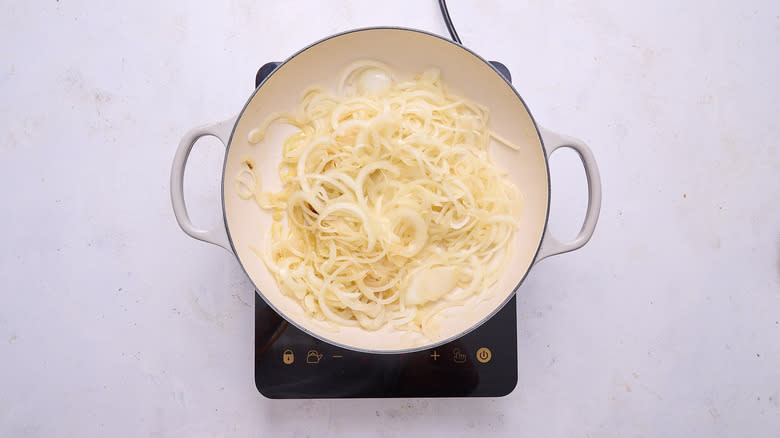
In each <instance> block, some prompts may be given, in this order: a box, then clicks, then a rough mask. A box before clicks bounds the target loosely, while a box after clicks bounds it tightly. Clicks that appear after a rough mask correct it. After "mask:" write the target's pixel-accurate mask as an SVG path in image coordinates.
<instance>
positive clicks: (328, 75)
mask: <svg viewBox="0 0 780 438" xmlns="http://www.w3.org/2000/svg"><path fill="white" fill-rule="evenodd" d="M361 59H374V60H378V61H381V62H384V63H386V64H388V65H389V66H390V67H391V68H392V69H393V71H394V72H395V73H396V74H397V75H398V76H400V77H404V76H407V77H410V76H411V75H412V74H415V73H419V72H421V71H422V70H424V69H425V68H428V67H437V68H439V69H440V71H441V76H442V80H444V81H445V82H446V84H447V85H448V86H449V87H450V88H451V89H452V90H454V91H455V92H456V93H457V94H459V95H461V96H464V97H466V98H469V99H471V100H474V101H476V102H478V103H481V104H483V105H485V106H486V107H487V108H488V109H489V110H490V129H491V130H493V131H494V132H497V133H499V134H500V135H501V136H502V137H504V138H506V139H508V140H509V141H510V142H512V143H514V144H515V145H518V146H520V150H519V151H515V150H511V149H509V148H507V147H504V146H501V145H499V144H496V143H494V144H491V146H490V147H491V151H490V153H491V157H492V159H493V160H494V162H496V163H497V164H498V165H499V166H500V167H502V168H504V169H505V170H506V171H507V172H508V178H510V179H511V180H512V182H514V183H515V184H516V185H517V186H518V187H519V188H520V190H521V191H522V192H523V194H524V197H525V208H524V211H523V215H522V218H521V220H520V222H519V223H518V228H517V233H516V236H515V238H516V242H515V248H516V249H515V252H514V255H513V258H512V261H511V264H510V267H509V269H507V270H506V272H505V274H504V276H503V278H502V279H501V280H500V281H499V282H498V283H497V284H496V285H495V286H494V287H492V288H491V289H490V290H488V291H484V292H483V293H482V294H480V295H481V296H480V299H476V298H475V299H474V300H473V302H469V303H467V305H465V306H461V307H458V308H455V310H451V311H448V312H449V313H448V316H447V317H446V318H442V319H441V321H439V326H440V330H439V334H438V336H436V338H434V339H430V338H425V337H423V336H421V335H419V334H412V333H406V332H400V331H398V330H396V329H394V328H392V327H384V328H382V329H380V330H377V331H368V330H365V329H362V328H360V327H340V328H334V327H332V326H330V325H329V324H327V323H323V322H320V321H316V320H314V319H312V318H310V317H308V316H307V315H306V314H305V313H304V311H303V310H302V308H301V306H300V305H299V304H298V302H297V301H296V300H294V299H292V298H290V297H287V296H285V295H283V294H282V293H281V292H280V291H279V288H278V287H277V285H276V282H275V280H274V278H273V277H272V275H271V274H270V273H269V272H268V270H267V269H266V267H265V265H264V264H263V262H262V260H261V259H260V258H259V257H258V256H257V255H256V254H255V253H254V252H253V251H252V250H251V249H250V247H254V248H263V247H264V244H263V239H264V237H265V231H266V230H267V229H268V228H269V227H270V224H271V222H272V218H271V215H270V213H268V212H266V211H263V210H261V209H260V208H259V207H258V206H257V205H256V204H255V203H254V202H247V201H245V200H243V199H241V198H240V197H239V196H238V194H237V192H236V184H235V176H236V175H237V174H238V172H239V171H240V169H241V161H242V159H243V158H245V157H253V158H254V159H255V162H256V163H257V167H258V168H259V169H258V171H259V174H260V175H261V178H262V184H263V188H264V190H274V191H275V190H278V189H280V183H279V181H278V173H277V169H278V164H279V162H280V159H281V149H282V148H281V144H282V142H283V140H284V138H285V137H286V134H288V133H290V132H292V131H291V130H285V128H283V127H282V128H275V130H272V131H271V132H270V133H269V135H267V136H266V138H265V139H264V140H263V141H262V142H260V143H258V144H256V145H250V143H249V141H248V140H247V136H248V133H249V131H250V130H252V129H253V128H256V127H258V126H259V125H260V123H261V122H262V121H263V120H264V119H265V118H266V117H267V116H268V115H269V114H271V113H273V112H277V111H282V110H291V109H293V108H295V105H296V102H297V99H298V97H299V95H300V92H301V91H302V90H303V89H305V88H306V87H308V86H311V85H312V84H319V85H324V86H328V87H330V88H332V89H333V88H335V82H336V79H337V77H338V75H339V72H340V71H342V70H343V69H344V67H345V66H347V65H348V64H350V63H351V62H354V61H357V60H361ZM209 135H210V136H214V137H217V138H218V139H220V140H221V141H222V143H224V144H225V147H226V152H225V162H224V167H223V172H222V208H223V213H224V227H219V228H216V229H212V230H202V229H199V228H197V227H196V226H194V225H193V224H192V222H191V221H190V219H189V217H188V215H187V209H186V206H185V203H184V191H183V179H184V168H185V166H186V164H187V157H188V156H189V153H190V151H191V150H192V147H193V145H194V144H195V142H196V141H197V140H198V139H199V138H201V137H203V136H209ZM561 147H568V148H571V149H573V150H574V151H576V152H577V153H578V154H579V156H580V158H581V159H582V163H583V165H584V166H585V174H586V176H587V181H588V208H587V213H586V216H585V221H584V223H583V225H582V229H581V230H580V232H579V234H578V236H577V237H576V238H575V239H574V240H572V241H569V242H561V241H559V240H558V239H556V238H555V237H553V236H552V235H551V234H550V232H549V230H548V229H547V219H548V214H549V206H550V171H549V166H548V157H549V155H550V154H551V153H552V152H553V151H555V150H556V149H558V148H561ZM171 199H172V202H173V209H174V213H175V215H176V220H177V221H178V223H179V225H180V226H181V228H182V230H184V232H185V233H187V234H188V235H190V236H192V237H194V238H196V239H199V240H203V241H205V242H209V243H213V244H215V245H219V246H221V247H223V248H225V249H226V250H228V251H231V252H233V253H234V254H235V255H236V258H237V259H238V261H239V263H240V264H241V266H242V267H243V269H244V271H245V272H246V274H247V275H248V276H249V278H250V279H251V281H252V283H253V284H254V285H255V287H256V288H257V291H258V292H259V293H260V295H261V296H262V297H263V298H264V299H265V300H266V301H267V302H268V304H269V305H270V306H271V307H273V308H274V309H275V310H276V311H277V312H278V313H279V314H280V315H282V316H283V317H284V318H286V319H287V320H288V321H289V322H290V323H292V324H294V325H295V326H297V327H298V328H300V329H302V330H304V331H306V332H308V333H310V334H311V335H313V336H315V337H317V338H319V339H322V340H324V341H326V342H329V343H332V344H335V345H338V346H341V347H344V348H349V349H353V350H358V351H366V352H371V353H400V352H410V351H417V350H422V349H426V348H431V347H434V346H436V345H439V344H442V343H445V342H448V341H450V340H453V339H455V338H458V337H460V336H462V335H464V334H466V333H468V332H469V331H471V330H473V329H474V328H476V327H478V326H479V325H480V324H482V323H483V322H484V321H486V320H487V319H489V318H490V317H491V316H492V315H493V314H495V313H496V312H497V311H498V310H499V309H501V307H502V306H503V305H504V304H506V302H507V301H509V299H510V298H511V297H512V295H513V294H514V293H515V291H516V289H517V288H518V287H519V286H520V283H521V282H522V280H523V279H524V278H525V276H526V274H527V273H528V270H529V269H530V268H531V267H532V266H533V265H534V263H537V262H539V261H540V260H542V259H544V258H546V257H549V256H551V255H556V254H561V253H565V252H568V251H572V250H575V249H578V248H580V247H582V246H583V245H585V243H587V242H588V240H589V239H590V237H591V236H592V235H593V231H594V230H595V228H596V222H597V221H598V216H599V210H600V207H601V183H600V177H599V171H598V166H597V165H596V161H595V159H594V157H593V153H592V152H591V150H590V149H589V148H588V147H587V146H586V145H585V144H584V143H583V142H581V141H579V140H577V139H575V138H572V137H566V136H562V135H558V134H555V133H554V132H552V131H549V130H546V129H544V128H541V127H540V126H539V125H537V123H536V122H535V121H534V119H533V117H532V116H531V113H530V112H529V110H528V108H527V107H526V105H525V103H524V102H523V100H522V99H521V98H520V95H519V94H518V93H517V91H516V90H515V89H514V88H513V87H512V85H511V84H510V83H509V82H508V81H507V80H505V79H504V77H503V76H501V74H499V72H498V71H496V70H495V68H494V67H493V66H492V65H491V64H489V63H488V62H487V61H485V60H484V59H482V58H481V57H479V56H478V55H477V54H475V53H474V52H472V51H470V50H468V49H466V48H464V47H463V46H460V45H458V44H455V43H453V42H451V41H449V40H446V39H444V38H442V37H439V36H437V35H433V34H430V33H427V32H423V31H419V30H413V29H404V28H366V29H359V30H354V31H349V32H345V33H341V34H337V35H333V36H330V37H327V38H325V39H323V40H320V41H318V42H316V43H314V44H312V45H310V46H308V47H306V48H305V49H303V50H301V51H300V52H298V53H296V54H295V55H293V56H292V57H291V58H289V59H288V60H287V61H285V62H284V63H282V64H281V65H280V66H279V67H278V68H277V69H276V70H274V72H273V73H271V74H270V75H269V76H268V77H267V78H266V79H265V81H264V82H263V83H262V84H260V86H259V87H258V88H257V89H256V90H255V92H254V93H253V94H252V96H251V97H250V98H249V100H248V101H247V103H246V105H245V106H244V108H243V109H242V110H241V112H239V113H238V115H237V116H235V117H232V118H230V119H228V120H225V121H223V122H219V123H215V124H211V125H206V126H202V127H199V128H195V129H193V130H191V131H190V132H188V133H187V134H186V135H185V136H184V138H183V139H182V140H181V143H180V144H179V148H178V150H177V151H176V156H175V158H174V161H173V168H172V171H171Z"/></svg>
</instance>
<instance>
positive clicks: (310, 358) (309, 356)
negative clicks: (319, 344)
mask: <svg viewBox="0 0 780 438" xmlns="http://www.w3.org/2000/svg"><path fill="white" fill-rule="evenodd" d="M320 359H322V353H320V352H319V351H317V350H309V352H308V353H306V363H310V364H315V365H316V364H318V363H320Z"/></svg>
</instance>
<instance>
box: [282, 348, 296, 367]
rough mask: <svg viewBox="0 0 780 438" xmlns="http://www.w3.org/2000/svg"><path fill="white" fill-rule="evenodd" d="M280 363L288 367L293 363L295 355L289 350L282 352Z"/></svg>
mask: <svg viewBox="0 0 780 438" xmlns="http://www.w3.org/2000/svg"><path fill="white" fill-rule="evenodd" d="M282 362H284V364H285V365H290V364H291V363H293V362H295V353H293V351H292V350H290V349H289V348H288V349H286V350H284V353H282Z"/></svg>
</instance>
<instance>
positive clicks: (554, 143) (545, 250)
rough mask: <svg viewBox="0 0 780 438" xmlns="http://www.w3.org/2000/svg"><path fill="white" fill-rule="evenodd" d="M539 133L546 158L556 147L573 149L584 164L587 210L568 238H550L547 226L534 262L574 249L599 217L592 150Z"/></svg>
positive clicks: (571, 139)
mask: <svg viewBox="0 0 780 438" xmlns="http://www.w3.org/2000/svg"><path fill="white" fill-rule="evenodd" d="M539 132H540V133H541V134H542V142H543V143H544V148H545V150H546V151H547V157H548V158H549V157H550V155H552V153H553V152H554V151H555V150H556V149H558V148H570V149H574V151H575V152H577V155H579V156H580V160H582V164H583V166H585V176H586V178H587V179H588V211H587V213H586V214H585V222H584V223H583V224H582V228H581V229H580V232H579V234H577V237H575V238H574V240H572V241H569V242H561V241H560V240H558V239H556V238H555V237H553V235H552V233H551V232H550V228H549V227H548V228H547V229H546V231H545V232H544V237H543V239H542V247H541V248H539V253H538V254H537V255H536V260H535V261H534V263H538V262H539V261H540V260H543V259H545V258H547V257H550V256H553V255H557V254H563V253H565V252H569V251H574V250H575V249H578V248H581V247H582V246H583V245H585V244H586V243H588V240H590V238H591V236H593V232H594V231H595V230H596V222H598V220H599V212H600V211H601V176H600V175H599V167H598V165H596V159H595V158H594V157H593V152H591V150H590V148H589V147H588V146H587V145H585V143H583V142H582V141H581V140H578V139H576V138H574V137H568V136H565V135H560V134H556V133H555V132H552V131H549V130H547V129H544V128H542V127H540V128H539Z"/></svg>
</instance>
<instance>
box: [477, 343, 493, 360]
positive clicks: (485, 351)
mask: <svg viewBox="0 0 780 438" xmlns="http://www.w3.org/2000/svg"><path fill="white" fill-rule="evenodd" d="M492 358H493V353H492V352H491V351H490V349H489V348H487V347H482V348H480V349H479V350H477V360H478V361H480V362H482V363H488V362H490V359H492Z"/></svg>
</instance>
